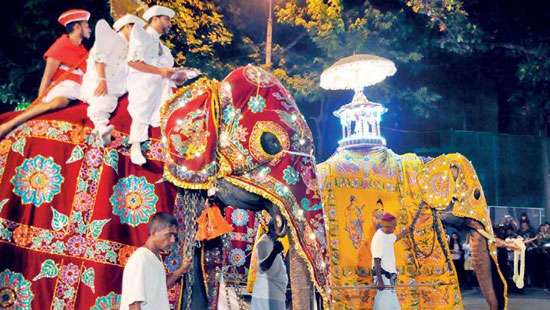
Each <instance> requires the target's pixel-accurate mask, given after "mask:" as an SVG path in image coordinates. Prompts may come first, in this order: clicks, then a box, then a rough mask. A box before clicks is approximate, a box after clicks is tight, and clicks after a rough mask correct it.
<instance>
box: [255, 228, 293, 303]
mask: <svg viewBox="0 0 550 310" xmlns="http://www.w3.org/2000/svg"><path fill="white" fill-rule="evenodd" d="M272 251H273V241H271V238H269V236H268V235H267V234H266V235H263V236H262V237H261V238H260V240H259V241H258V243H257V244H256V253H257V255H258V259H257V263H258V265H257V269H256V270H257V274H256V282H255V283H254V290H253V293H252V296H253V298H261V299H273V300H282V301H285V300H286V287H287V285H288V276H287V273H286V266H285V263H284V261H283V257H282V255H281V254H280V253H279V254H277V256H276V257H275V260H273V264H272V265H271V268H269V269H268V270H266V271H263V270H262V268H261V267H260V264H261V263H262V262H263V261H265V260H266V259H267V258H268V257H269V254H271V252H272Z"/></svg>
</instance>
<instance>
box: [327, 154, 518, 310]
mask: <svg viewBox="0 0 550 310" xmlns="http://www.w3.org/2000/svg"><path fill="white" fill-rule="evenodd" d="M317 172H318V176H319V180H320V186H321V194H322V200H323V206H324V211H325V216H326V219H325V222H326V227H327V244H328V247H329V248H328V253H329V257H330V279H329V283H330V292H331V295H330V300H331V308H332V309H372V305H373V300H374V296H375V294H376V288H375V287H373V286H372V271H371V254H370V241H371V239H372V236H373V234H374V232H375V230H376V221H377V217H379V216H380V215H381V214H382V213H383V212H389V213H392V214H393V215H395V216H396V217H397V228H396V231H399V230H401V228H402V227H407V228H409V229H410V233H409V234H408V237H407V238H404V239H403V241H398V242H397V243H396V246H395V251H396V252H395V253H396V262H397V269H398V273H399V276H398V283H397V288H396V291H397V295H398V298H399V301H400V304H401V307H402V309H462V308H463V306H462V297H461V294H460V288H459V285H458V279H457V275H456V271H455V269H454V265H453V263H452V259H451V255H450V250H449V248H448V245H447V239H446V238H447V237H446V232H445V229H444V227H443V221H445V222H446V224H451V225H456V226H461V227H462V228H465V229H468V230H470V231H471V233H470V242H471V245H472V258H473V263H474V269H475V271H476V276H477V279H478V282H479V284H480V288H481V290H482V293H483V295H484V297H485V299H486V300H487V302H488V304H489V305H490V308H491V309H505V308H506V304H507V297H506V282H505V280H504V277H503V276H502V274H501V273H500V270H499V268H498V263H497V257H496V247H497V245H496V242H495V238H494V233H493V230H492V226H491V221H490V217H489V210H488V207H487V203H486V200H485V197H484V195H483V190H482V187H481V184H480V182H479V180H478V178H477V175H476V173H475V170H474V168H473V166H472V164H471V163H470V162H469V161H468V160H467V158H465V157H464V156H462V155H461V154H448V155H441V156H439V157H437V158H435V159H431V158H421V157H419V156H417V155H416V154H405V155H397V154H395V153H394V152H392V151H391V150H390V149H388V148H386V147H384V146H376V147H365V148H340V149H339V150H338V151H337V152H336V153H335V154H334V155H333V156H332V157H330V158H329V159H328V160H327V161H325V162H323V163H321V164H319V165H318V166H317Z"/></svg>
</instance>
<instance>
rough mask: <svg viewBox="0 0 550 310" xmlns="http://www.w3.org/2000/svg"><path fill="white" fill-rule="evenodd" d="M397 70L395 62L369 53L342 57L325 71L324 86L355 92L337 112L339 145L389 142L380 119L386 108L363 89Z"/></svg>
mask: <svg viewBox="0 0 550 310" xmlns="http://www.w3.org/2000/svg"><path fill="white" fill-rule="evenodd" d="M396 71H397V69H396V68H395V64H394V63H393V61H391V60H389V59H386V58H383V57H379V56H375V55H366V54H359V55H353V56H349V57H346V58H342V59H340V60H338V61H337V62H336V63H334V64H333V65H332V66H330V67H329V68H328V69H326V70H325V71H323V73H322V74H321V87H322V88H324V89H332V90H337V89H352V90H354V91H355V94H354V96H353V100H352V101H351V102H350V103H348V104H345V105H343V106H342V107H340V109H338V110H337V111H335V112H334V115H336V116H337V117H338V118H340V122H341V124H342V140H340V141H339V145H340V147H347V148H350V147H363V146H370V145H385V144H386V139H384V137H382V135H381V134H380V121H381V117H382V114H383V113H384V112H386V108H384V106H383V105H381V104H379V103H376V102H371V101H369V100H368V99H367V97H366V96H365V94H364V93H363V89H364V88H365V87H367V86H371V85H374V84H376V83H379V82H381V81H383V80H384V79H385V78H386V77H388V76H391V75H393V74H395V72H396Z"/></svg>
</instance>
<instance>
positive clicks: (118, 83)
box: [81, 14, 145, 146]
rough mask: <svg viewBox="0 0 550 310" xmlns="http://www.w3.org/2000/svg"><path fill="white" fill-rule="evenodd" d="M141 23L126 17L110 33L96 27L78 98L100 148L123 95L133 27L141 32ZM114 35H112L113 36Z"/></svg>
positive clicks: (104, 26) (107, 137) (103, 25)
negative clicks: (84, 105) (112, 114)
mask: <svg viewBox="0 0 550 310" xmlns="http://www.w3.org/2000/svg"><path fill="white" fill-rule="evenodd" d="M144 25H145V21H143V20H142V19H141V18H139V17H137V16H134V15H131V14H126V15H124V16H123V17H121V18H120V19H118V20H117V21H116V22H115V23H114V24H113V28H114V31H113V30H112V29H111V27H109V24H107V22H106V21H105V20H103V19H102V20H99V21H98V22H97V24H96V27H95V31H96V41H95V43H94V46H93V47H92V49H91V50H90V55H89V57H88V60H87V61H88V63H87V67H88V71H86V74H85V75H84V78H83V81H82V88H81V97H82V99H83V100H84V101H86V102H88V104H89V106H88V117H89V118H90V120H91V121H92V123H93V124H94V134H95V135H96V137H98V138H99V142H100V143H101V145H102V146H105V145H108V144H109V143H110V142H111V132H112V130H113V126H112V125H109V118H110V116H111V113H112V112H113V111H114V110H115V109H116V106H117V103H118V98H119V97H120V96H122V95H124V94H125V93H126V91H127V90H126V78H127V75H128V64H127V61H126V58H127V57H128V41H129V40H130V33H131V31H132V28H133V27H134V26H136V27H138V28H143V26H144ZM115 31H116V32H115Z"/></svg>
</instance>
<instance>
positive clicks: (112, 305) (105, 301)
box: [90, 292, 120, 310]
mask: <svg viewBox="0 0 550 310" xmlns="http://www.w3.org/2000/svg"><path fill="white" fill-rule="evenodd" d="M119 306H120V295H118V294H116V293H115V292H110V293H109V294H107V295H105V296H102V297H98V298H96V300H95V304H94V306H93V307H92V308H90V310H111V309H118V308H119Z"/></svg>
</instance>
